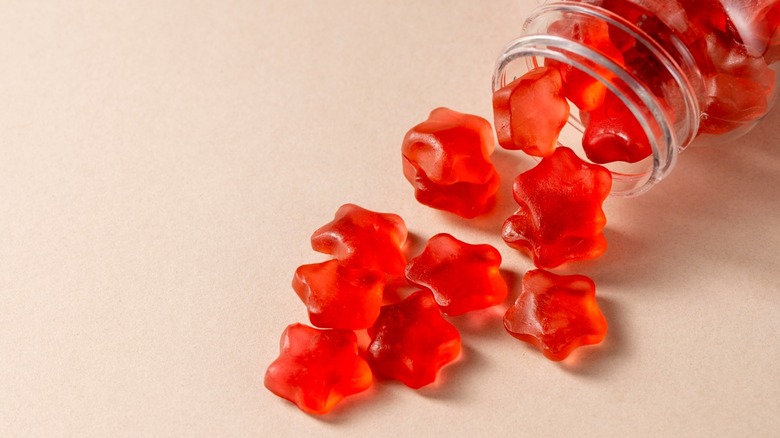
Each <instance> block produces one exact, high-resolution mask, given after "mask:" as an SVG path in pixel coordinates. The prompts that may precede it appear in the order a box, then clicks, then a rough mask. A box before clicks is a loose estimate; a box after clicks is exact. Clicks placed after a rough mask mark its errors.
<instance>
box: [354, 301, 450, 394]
mask: <svg viewBox="0 0 780 438" xmlns="http://www.w3.org/2000/svg"><path fill="white" fill-rule="evenodd" d="M368 335H369V336H370V338H371V343H370V344H369V346H368V349H367V351H366V354H367V356H368V361H369V363H370V364H371V368H372V369H373V370H374V372H375V373H376V374H377V375H379V376H384V377H388V378H392V379H396V380H399V381H401V382H402V383H403V384H405V385H407V386H409V387H411V388H420V387H422V386H425V385H428V384H430V383H433V382H434V381H435V380H436V376H437V374H438V373H439V370H440V369H441V368H442V367H443V366H444V365H446V364H448V363H450V362H452V361H453V360H455V359H456V358H457V357H458V355H459V354H460V349H461V342H460V334H458V330H457V329H456V328H455V326H453V325H452V324H450V323H449V322H447V321H446V320H445V319H444V318H443V317H442V316H441V313H440V312H439V308H438V307H437V305H436V301H435V300H434V298H433V296H432V295H431V293H430V292H428V291H417V292H415V293H413V294H411V295H410V296H409V297H407V298H406V299H405V300H403V301H402V302H400V303H398V304H394V305H390V306H385V307H382V311H381V313H380V315H379V318H378V319H377V321H376V323H375V324H374V325H373V326H372V327H371V328H369V329H368Z"/></svg>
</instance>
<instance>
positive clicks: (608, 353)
mask: <svg viewBox="0 0 780 438" xmlns="http://www.w3.org/2000/svg"><path fill="white" fill-rule="evenodd" d="M597 300H598V303H599V308H600V309H601V313H603V314H604V317H605V318H606V319H607V324H608V329H607V335H606V336H605V337H604V340H603V341H601V343H599V344H596V345H586V346H583V347H580V348H577V349H576V350H574V351H573V352H572V353H571V354H570V355H569V357H567V358H566V359H564V360H562V361H561V362H559V365H560V367H561V368H562V369H564V370H565V371H567V372H570V373H572V374H576V375H580V376H584V377H591V378H601V377H606V376H609V375H610V373H611V372H612V370H613V369H615V368H616V367H617V366H618V362H619V361H618V359H619V358H620V357H623V356H626V355H628V353H629V349H628V344H627V343H626V342H625V338H624V333H625V331H624V327H625V325H624V322H623V320H622V319H621V318H622V313H621V311H620V307H619V305H618V304H617V302H616V301H613V300H611V299H607V298H604V297H599V298H597Z"/></svg>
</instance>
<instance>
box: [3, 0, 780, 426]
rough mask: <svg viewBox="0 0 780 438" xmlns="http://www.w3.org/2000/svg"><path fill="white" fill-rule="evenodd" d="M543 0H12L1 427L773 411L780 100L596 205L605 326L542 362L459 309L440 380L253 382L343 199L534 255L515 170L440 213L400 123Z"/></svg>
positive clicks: (719, 422)
mask: <svg viewBox="0 0 780 438" xmlns="http://www.w3.org/2000/svg"><path fill="white" fill-rule="evenodd" d="M532 3H534V2H533V1H527V2H525V3H522V2H521V3H518V2H516V1H509V0H502V1H492V2H477V1H452V0H439V1H399V0H395V1H372V2H365V1H324V0H322V1H306V2H304V1H289V2H284V1H274V2H270V1H263V0H254V1H250V0H246V1H226V0H219V1H216V0H215V1H183V0H181V1H178V0H177V1H174V0H170V1H162V2H160V1H136V2H118V1H108V2H106V1H97V0H81V1H71V2H54V1H25V2H21V1H20V2H10V1H7V2H5V3H3V5H2V6H0V54H2V59H3V67H2V68H1V69H0V96H2V102H3V105H2V107H0V148H2V149H1V150H2V160H0V201H1V202H2V214H0V358H1V359H0V373H1V374H2V376H3V379H2V383H0V436H128V437H130V436H133V437H135V436H185V435H186V436H258V435H279V436H282V435H286V436H369V434H370V435H374V436H411V434H412V433H422V434H424V435H431V434H434V433H437V434H440V435H444V434H445V433H446V434H447V435H451V436H509V435H512V436H516V435H525V436H543V435H546V436H549V435H552V434H556V435H563V434H564V433H568V434H575V435H589V436H608V435H614V436H625V435H626V434H628V435H638V436H650V435H656V434H658V433H663V434H664V435H667V436H670V435H672V434H675V435H677V434H679V435H685V436H708V435H709V436H713V435H717V434H716V432H726V433H727V435H731V436H740V435H742V436H744V435H747V434H748V432H755V433H756V435H759V436H761V435H763V436H770V435H772V434H773V433H777V430H778V429H780V416H778V413H780V373H779V372H778V370H779V369H780V366H779V365H778V362H780V347H778V345H780V271H779V270H778V253H780V234H779V233H778V223H779V221H778V218H777V215H778V213H779V212H780V197H778V190H779V189H780V148H778V145H777V144H776V143H777V141H776V139H777V137H778V130H777V125H778V123H780V115H778V113H777V112H776V113H775V114H774V115H773V116H772V117H770V119H769V120H767V122H766V123H765V124H764V125H763V126H762V127H760V128H759V129H757V130H756V131H755V132H753V133H752V134H751V135H749V136H748V137H747V138H745V139H744V141H740V142H739V144H736V145H733V147H722V148H717V149H716V148H712V149H697V150H690V151H687V152H686V153H685V154H684V155H683V156H682V160H681V162H680V165H679V166H678V168H677V169H676V170H675V172H674V174H673V175H672V176H671V177H670V178H669V179H668V180H667V181H665V182H664V183H663V184H662V185H661V186H659V187H658V188H656V189H654V190H653V191H651V192H650V193H649V194H647V195H645V196H643V197H641V198H638V199H632V200H614V199H612V200H610V201H609V202H608V205H607V214H608V217H609V225H608V239H609V241H610V249H609V251H608V253H607V254H606V255H605V256H604V257H603V258H602V259H601V260H599V261H597V262H593V263H587V264H582V265H578V266H575V267H574V269H576V270H577V271H578V272H581V273H584V274H588V275H591V276H592V277H593V278H594V279H595V281H596V283H597V285H598V288H599V289H598V291H599V295H600V297H601V298H600V299H601V304H602V306H603V309H604V312H605V313H606V316H607V318H608V320H609V323H610V332H609V334H608V337H607V340H606V342H605V343H604V345H603V346H602V347H596V348H590V349H587V350H586V351H581V352H580V353H577V354H576V355H575V356H574V357H573V358H572V360H571V361H569V362H567V363H564V364H562V365H561V364H555V363H552V362H549V361H547V360H545V359H544V358H543V357H542V356H541V355H540V354H538V353H537V352H535V351H533V350H531V349H530V348H527V347H525V345H523V344H521V343H519V342H518V341H516V340H514V339H513V338H511V337H509V336H508V335H506V334H505V333H504V332H503V329H502V328H501V326H500V323H499V320H498V319H497V318H494V319H490V320H489V321H488V322H486V323H484V324H483V325H482V326H480V325H479V324H478V322H477V321H474V320H470V319H469V318H463V319H458V320H457V321H456V323H457V324H458V325H459V327H461V329H462V331H463V337H464V343H465V354H464V357H463V359H462V360H461V361H460V362H458V363H457V364H455V365H453V366H451V367H449V368H448V369H446V371H445V372H444V374H443V379H444V380H445V381H446V384H445V385H443V386H441V387H439V388H428V389H425V390H421V391H419V392H414V391H411V390H409V389H407V388H405V387H402V386H401V385H396V384H383V385H381V386H378V387H377V388H376V390H375V391H373V393H372V394H370V395H369V396H368V397H357V398H355V399H354V401H352V402H347V403H345V404H344V405H343V406H342V407H341V408H339V409H338V410H337V411H335V412H334V413H333V415H331V416H329V417H326V418H324V419H316V418H312V417H308V416H306V415H304V414H302V413H301V412H299V411H297V409H295V408H294V407H293V406H292V405H290V404H289V403H287V402H284V401H283V400H281V399H278V398H276V397H274V396H273V395H272V394H270V393H269V392H268V391H266V390H265V389H264V388H263V386H262V375H263V372H264V370H265V367H266V366H267V365H268V363H270V362H271V361H272V360H273V358H274V357H275V356H276V354H277V348H278V346H277V343H278V337H279V334H280V333H281V331H282V330H283V328H284V327H285V326H286V325H287V324H289V323H291V322H295V321H305V313H304V310H303V307H302V305H301V304H300V303H299V301H298V299H297V297H296V296H295V294H294V293H293V291H292V290H291V288H290V285H289V282H290V278H291V275H292V272H293V270H294V269H295V267H296V266H297V265H299V264H302V263H307V262H314V261H319V260H323V259H324V257H323V256H321V255H318V254H315V253H313V252H312V251H311V250H310V249H309V246H308V237H309V235H310V233H311V232H312V231H313V230H314V229H315V228H317V227H318V226H319V225H321V224H323V223H325V222H327V221H328V220H329V219H330V218H331V216H332V214H333V213H334V212H335V210H336V208H337V207H338V206H339V205H340V204H342V203H345V202H355V203H358V204H361V205H363V206H365V207H367V208H371V209H375V210H382V211H394V212H397V213H399V214H401V215H402V216H403V217H404V218H405V219H406V222H407V224H408V225H409V228H410V230H411V231H412V232H413V233H414V234H415V235H417V236H418V237H421V238H425V237H428V236H430V235H432V234H434V233H436V232H441V231H448V232H451V233H453V234H455V235H456V236H458V237H460V238H462V239H464V240H466V241H470V242H474V243H477V242H488V243H492V244H494V245H495V246H496V247H497V248H499V249H500V251H501V252H502V254H503V255H504V260H505V263H504V267H505V268H506V269H508V270H511V271H513V272H515V273H516V274H519V273H522V272H524V271H525V270H526V269H528V268H529V266H530V264H529V263H528V261H527V260H526V259H525V258H523V257H521V256H519V255H518V254H516V253H514V252H513V251H512V250H510V249H509V248H507V247H506V246H505V245H503V244H502V242H501V241H500V238H499V237H498V235H497V231H496V229H497V227H498V226H499V224H500V223H501V220H502V219H503V218H504V217H505V216H507V215H508V214H509V212H510V211H511V209H512V206H511V202H510V199H509V198H508V196H507V192H506V190H507V187H508V185H507V184H505V185H504V188H503V190H504V192H503V195H502V198H501V200H500V202H499V205H498V207H497V211H496V212H495V213H494V214H492V215H490V216H489V217H488V218H486V219H483V220H480V221H477V222H475V223H471V222H466V221H462V220H458V219H454V218H453V217H451V216H447V215H443V214H441V213H439V212H436V211H433V210H430V209H427V208H425V207H422V206H420V205H418V204H416V203H415V202H413V200H412V193H411V188H410V187H409V186H408V184H407V183H406V181H404V179H403V177H402V175H401V170H400V163H399V143H400V140H401V138H402V136H403V134H404V132H405V131H406V129H408V128H409V127H410V126H412V125H413V124H415V123H417V122H418V121H420V120H422V119H423V118H424V117H425V116H426V115H427V112H428V111H429V110H430V109H432V108H434V107H436V106H441V105H446V106H450V107H452V108H455V109H459V110H461V111H468V112H474V113H477V114H481V115H483V116H486V117H490V114H491V111H490V93H489V91H490V90H489V84H490V75H491V71H492V64H493V61H494V58H495V56H496V55H497V53H498V51H499V50H500V48H501V47H502V46H503V44H504V43H505V42H507V41H508V40H509V39H511V38H512V37H513V36H515V34H516V33H517V30H518V27H519V24H520V23H521V21H522V19H523V17H524V16H525V15H526V14H527V13H528V11H529V9H528V6H529V5H530V4H532ZM496 159H497V160H499V161H500V164H499V166H500V168H501V169H502V171H504V172H505V175H508V174H511V173H512V171H516V170H517V169H520V168H524V167H527V166H529V164H530V163H529V162H528V161H526V160H523V159H522V158H518V157H517V156H516V155H510V154H508V153H505V152H497V155H496ZM508 180H509V177H507V181H508ZM516 293H517V290H516V289H514V290H513V296H514V295H515V294H516ZM483 316H484V315H483Z"/></svg>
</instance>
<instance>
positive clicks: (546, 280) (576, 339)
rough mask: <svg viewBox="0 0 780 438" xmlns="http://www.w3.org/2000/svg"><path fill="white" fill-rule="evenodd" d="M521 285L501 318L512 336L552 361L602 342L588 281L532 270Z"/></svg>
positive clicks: (601, 319) (602, 321)
mask: <svg viewBox="0 0 780 438" xmlns="http://www.w3.org/2000/svg"><path fill="white" fill-rule="evenodd" d="M522 286H523V290H522V292H521V293H520V296H519V297H518V298H517V301H516V302H515V303H514V305H512V307H510V308H509V310H507V312H506V314H505V315H504V327H505V328H506V330H507V331H508V332H509V333H510V334H511V335H512V336H514V337H516V338H518V339H520V340H522V341H525V342H528V343H529V344H531V345H533V346H535V347H536V348H538V349H539V350H540V351H541V352H542V353H544V355H545V356H546V357H547V358H548V359H550V360H554V361H559V360H563V359H565V358H566V357H567V356H568V355H569V354H570V353H571V352H572V351H573V350H574V349H576V348H577V347H580V346H583V345H590V344H597V343H599V342H601V340H602V339H604V336H605V335H606V333H607V321H606V319H604V315H602V313H601V310H600V309H599V306H598V303H597V302H596V287H595V285H594V284H593V281H592V280H591V279H590V278H588V277H586V276H584V275H564V276H559V275H555V274H553V273H550V272H547V271H542V270H539V269H536V270H532V271H528V272H527V273H526V274H525V275H524V276H523V281H522Z"/></svg>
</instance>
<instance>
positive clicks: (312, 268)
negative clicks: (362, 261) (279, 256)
mask: <svg viewBox="0 0 780 438" xmlns="http://www.w3.org/2000/svg"><path fill="white" fill-rule="evenodd" d="M292 286H293V289H295V292H296V293H297V294H298V296H299V297H300V298H301V301H303V303H304V304H306V308H307V309H308V311H309V320H311V323H312V324H314V325H315V326H317V327H327V328H340V329H350V330H359V329H364V328H367V327H369V326H370V325H371V324H373V323H374V321H376V317H377V316H379V308H380V307H381V306H382V292H383V290H384V287H385V275H384V273H382V272H381V271H373V270H368V269H353V268H349V267H347V266H344V264H342V263H341V262H339V261H338V260H329V261H327V262H323V263H315V264H311V265H303V266H299V267H298V269H296V270H295V276H294V277H293V281H292Z"/></svg>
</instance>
